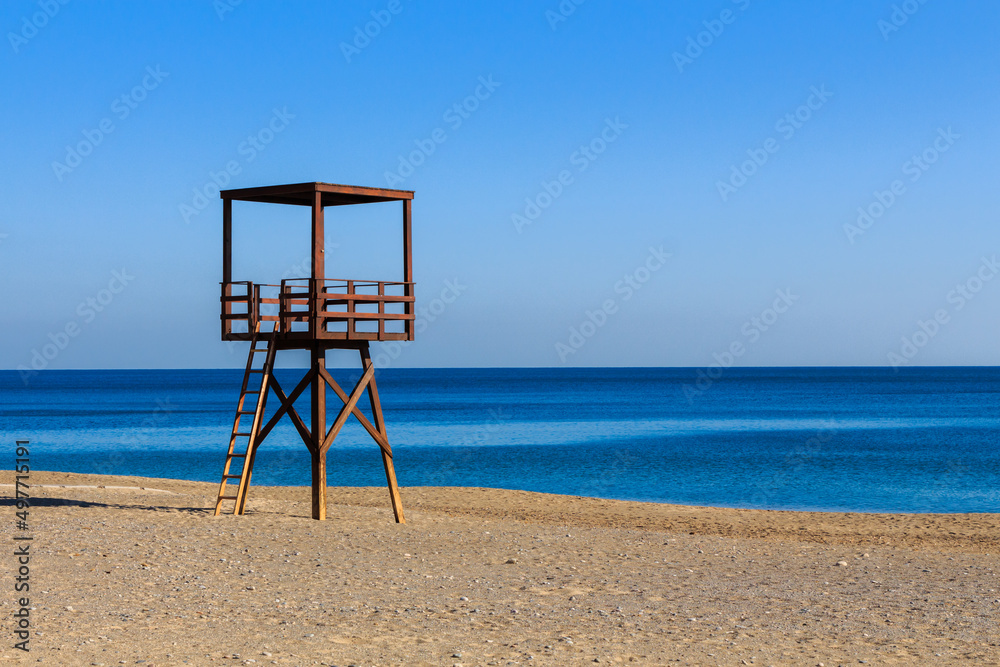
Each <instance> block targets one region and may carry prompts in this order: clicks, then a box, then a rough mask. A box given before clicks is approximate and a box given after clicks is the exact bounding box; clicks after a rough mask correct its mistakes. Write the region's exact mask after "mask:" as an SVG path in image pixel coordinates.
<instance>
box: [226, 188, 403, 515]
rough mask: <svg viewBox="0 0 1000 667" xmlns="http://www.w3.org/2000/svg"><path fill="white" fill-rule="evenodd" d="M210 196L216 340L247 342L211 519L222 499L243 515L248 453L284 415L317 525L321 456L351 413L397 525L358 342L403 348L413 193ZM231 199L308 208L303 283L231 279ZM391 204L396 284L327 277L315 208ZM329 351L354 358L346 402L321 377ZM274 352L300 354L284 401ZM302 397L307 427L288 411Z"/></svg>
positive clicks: (371, 385)
mask: <svg viewBox="0 0 1000 667" xmlns="http://www.w3.org/2000/svg"><path fill="white" fill-rule="evenodd" d="M219 194H220V197H221V198H222V206H223V208H222V229H223V237H222V239H223V240H222V340H224V341H249V342H250V352H249V354H248V357H247V365H246V371H245V373H244V375H243V386H242V388H241V390H240V397H239V402H238V403H237V406H236V418H235V420H234V421H233V430H232V435H231V436H230V439H229V451H228V453H227V454H226V464H225V468H224V469H223V472H222V483H221V485H220V486H219V496H218V499H217V500H216V503H215V514H216V515H218V514H219V513H220V511H221V510H222V507H223V503H224V502H226V501H232V502H233V514H243V512H244V510H245V509H246V501H247V490H248V489H249V487H250V477H251V474H252V472H253V465H254V457H255V455H256V453H257V449H258V448H259V447H260V444H261V443H262V442H263V441H264V439H265V438H266V437H267V435H268V434H269V433H270V432H271V430H272V429H273V428H274V427H275V425H277V423H278V422H279V421H280V420H281V418H282V417H283V416H286V415H287V416H288V417H289V419H290V420H291V422H292V424H294V425H295V429H296V430H297V431H298V433H299V435H300V436H301V437H302V440H303V442H305V444H306V447H307V448H308V449H309V452H310V454H311V455H312V516H313V518H314V519H320V520H322V519H325V518H326V453H327V450H328V449H329V448H330V445H332V444H333V441H334V438H336V437H337V433H338V432H339V431H340V429H341V428H342V427H343V426H344V423H345V422H346V421H347V420H348V418H350V417H351V415H353V416H354V417H356V418H357V419H358V421H359V422H361V425H362V426H363V427H364V428H365V430H366V431H368V434H369V435H371V437H372V439H373V440H375V443H376V444H377V445H378V446H379V448H380V449H381V454H382V464H383V466H384V467H385V477H386V482H387V483H388V485H389V497H390V500H391V502H392V511H393V513H394V514H395V517H396V521H397V522H398V523H404V519H403V504H402V501H401V500H400V497H399V489H398V488H397V486H396V473H395V470H394V468H393V465H392V448H391V447H390V446H389V437H388V435H387V433H386V428H385V420H384V419H383V417H382V406H381V404H380V402H379V396H378V388H377V387H376V386H375V367H374V366H373V364H372V360H371V355H370V354H369V350H368V344H369V343H370V342H371V341H400V340H413V329H414V327H413V321H414V306H413V263H412V247H411V236H410V214H411V201H412V199H413V192H411V191H407V190H388V189H383V188H366V187H356V186H350V185H334V184H332V183H297V184H294V185H275V186H269V187H260V188H243V189H239V190H223V191H222V192H220V193H219ZM234 201H245V202H264V203H269V204H290V205H293V206H307V207H309V208H310V209H311V212H312V254H311V260H312V261H311V264H312V269H311V274H310V276H309V277H308V278H292V279H284V280H281V282H280V284H272V285H264V284H255V283H252V282H249V281H236V282H234V281H233V275H232V273H233V261H232V259H233V257H232V254H233V253H232V238H233V202H234ZM391 201H399V202H402V205H403V280H402V281H401V282H389V281H382V280H348V279H331V278H327V277H326V274H325V268H326V263H325V261H324V255H323V249H324V236H323V234H324V230H323V215H324V209H325V208H327V207H330V206H347V205H351V204H369V203H376V202H391ZM331 349H346V350H357V351H358V352H359V353H360V355H361V371H362V372H361V379H360V380H358V382H357V384H356V385H355V386H354V389H353V390H352V391H351V392H350V394H348V393H347V392H345V391H344V390H343V389H342V388H341V387H340V385H338V384H337V382H336V381H335V380H334V379H333V377H332V376H331V375H330V373H329V372H328V371H327V369H326V351H327V350H331ZM279 350H309V352H310V359H311V362H310V366H309V369H308V370H307V371H306V373H305V375H304V376H303V377H302V379H301V380H300V381H299V383H298V384H297V385H296V386H295V388H294V389H293V390H292V391H291V392H289V393H285V391H284V390H283V389H282V388H281V386H280V385H279V384H278V381H277V380H276V379H275V377H274V373H273V371H274V361H275V357H276V355H277V353H278V351H279ZM261 355H262V357H261ZM261 359H263V361H262V363H260V361H261ZM328 387H329V388H330V389H332V390H333V392H334V393H335V394H336V395H337V397H338V398H339V399H340V401H341V402H342V403H343V406H342V407H341V408H340V410H339V411H338V413H337V417H336V418H335V419H334V420H333V424H332V426H330V428H329V430H328V429H327V420H326V412H327V406H326V398H327V392H326V390H327V388H328ZM306 389H310V390H311V402H310V408H311V409H310V415H309V416H310V418H311V419H310V422H311V423H310V424H309V425H308V426H307V425H306V423H305V421H304V420H303V419H302V417H301V416H299V414H298V412H296V410H295V405H294V403H295V401H296V399H298V398H299V397H300V396H301V395H302V393H303V392H305V391H306ZM366 391H367V393H368V400H369V402H370V404H371V419H369V418H368V417H367V416H366V415H365V414H364V412H362V411H361V410H360V409H359V408H358V405H357V404H358V400H359V399H360V398H361V396H362V394H364V393H365V392H366ZM269 393H273V394H274V395H275V397H276V398H277V399H278V401H279V403H280V407H279V408H278V409H277V410H276V411H275V412H274V413H273V414H272V415H271V416H270V417H269V418H268V419H267V421H266V422H265V421H264V414H265V408H266V406H267V399H268V394H269ZM235 461H239V462H240V464H239V469H236V466H235V465H234V462H235ZM233 486H235V487H236V489H235V491H233V489H232V487H233Z"/></svg>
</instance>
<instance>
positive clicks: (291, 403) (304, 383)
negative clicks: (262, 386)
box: [254, 371, 315, 450]
mask: <svg viewBox="0 0 1000 667" xmlns="http://www.w3.org/2000/svg"><path fill="white" fill-rule="evenodd" d="M314 376H315V373H314V372H313V371H309V372H308V373H306V374H305V376H304V377H303V378H302V379H301V380H300V381H299V384H298V385H297V386H296V387H295V389H294V390H293V391H292V393H291V394H290V395H289V396H285V392H284V391H282V390H281V387H280V386H279V385H278V381H277V380H276V379H275V378H274V376H273V375H272V376H271V381H270V383H269V384H270V387H271V389H273V390H274V393H275V394H276V395H277V397H278V400H279V401H281V407H280V408H278V411H277V412H275V413H274V416H273V417H271V419H269V420H268V422H267V424H266V425H265V426H264V428H262V429H261V431H260V435H259V436H258V437H257V442H256V443H255V447H254V448H255V449H256V446H258V445H260V443H261V442H263V441H264V438H265V437H267V434H268V433H270V432H271V429H273V428H274V427H275V426H277V425H278V421H279V420H280V419H281V416H282V415H284V414H285V413H286V412H287V413H288V416H289V418H290V419H291V420H292V423H293V424H295V428H296V429H297V430H298V432H299V435H300V436H301V437H302V440H303V441H304V442H305V443H306V447H308V448H309V449H310V450H311V449H312V436H311V435H310V433H309V429H308V428H306V425H305V422H303V421H302V417H300V416H299V413H298V412H296V411H295V400H296V399H297V398H298V397H299V395H301V394H302V392H303V391H305V388H306V387H308V386H309V381H310V380H312V379H313V378H314Z"/></svg>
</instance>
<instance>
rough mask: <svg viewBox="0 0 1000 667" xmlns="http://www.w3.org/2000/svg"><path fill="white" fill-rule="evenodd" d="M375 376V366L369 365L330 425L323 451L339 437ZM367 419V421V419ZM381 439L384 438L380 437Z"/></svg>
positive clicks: (321, 449) (380, 444)
mask: <svg viewBox="0 0 1000 667" xmlns="http://www.w3.org/2000/svg"><path fill="white" fill-rule="evenodd" d="M374 376H375V367H374V366H369V367H368V368H366V369H365V372H364V373H363V374H362V375H361V379H360V380H358V383H357V384H356V385H354V390H353V391H352V392H351V395H350V397H349V398H348V399H347V400H346V401H344V407H342V408H341V409H340V413H339V414H338V415H337V418H336V419H335V420H334V422H333V426H331V427H330V431H329V433H327V434H326V438H325V439H324V440H323V446H322V447H320V451H321V452H323V453H324V454H325V453H326V450H328V449H329V448H330V445H332V444H333V439H334V438H336V437H337V433H339V432H340V429H341V428H343V426H344V424H345V423H346V422H347V418H348V417H350V416H351V413H353V412H354V410H355V408H356V406H357V404H358V399H360V398H361V395H362V394H363V393H365V389H367V388H368V383H369V382H371V381H372V378H373V377H374ZM342 391H343V390H341V393H342ZM338 395H339V393H338ZM341 400H343V399H341ZM365 421H367V419H366V420H365ZM379 440H383V438H379ZM376 442H378V440H377V441H376ZM379 446H380V447H382V442H379Z"/></svg>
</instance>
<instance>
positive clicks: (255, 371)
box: [247, 368, 264, 373]
mask: <svg viewBox="0 0 1000 667" xmlns="http://www.w3.org/2000/svg"><path fill="white" fill-rule="evenodd" d="M263 372H264V369H263V368H251V369H250V370H248V371H247V373H263Z"/></svg>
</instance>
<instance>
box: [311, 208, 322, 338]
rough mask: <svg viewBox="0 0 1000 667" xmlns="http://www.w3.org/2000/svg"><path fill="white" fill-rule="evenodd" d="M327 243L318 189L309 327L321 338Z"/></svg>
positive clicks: (313, 226)
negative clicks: (322, 295) (321, 295)
mask: <svg viewBox="0 0 1000 667" xmlns="http://www.w3.org/2000/svg"><path fill="white" fill-rule="evenodd" d="M325 244H326V241H325V240H324V236H323V193H322V192H320V191H319V190H316V191H315V192H314V193H313V203H312V262H311V263H312V269H311V270H312V274H311V278H312V279H311V280H310V281H309V293H310V298H309V311H310V312H311V313H312V316H311V317H310V320H311V321H310V323H309V328H310V330H311V332H312V337H313V338H314V339H318V338H321V337H322V333H323V331H322V330H323V329H325V328H326V325H325V324H323V317H322V311H323V299H322V298H321V297H320V294H322V292H323V291H324V286H325V280H324V279H325V278H326V255H325V253H324V251H323V250H324V246H325Z"/></svg>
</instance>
